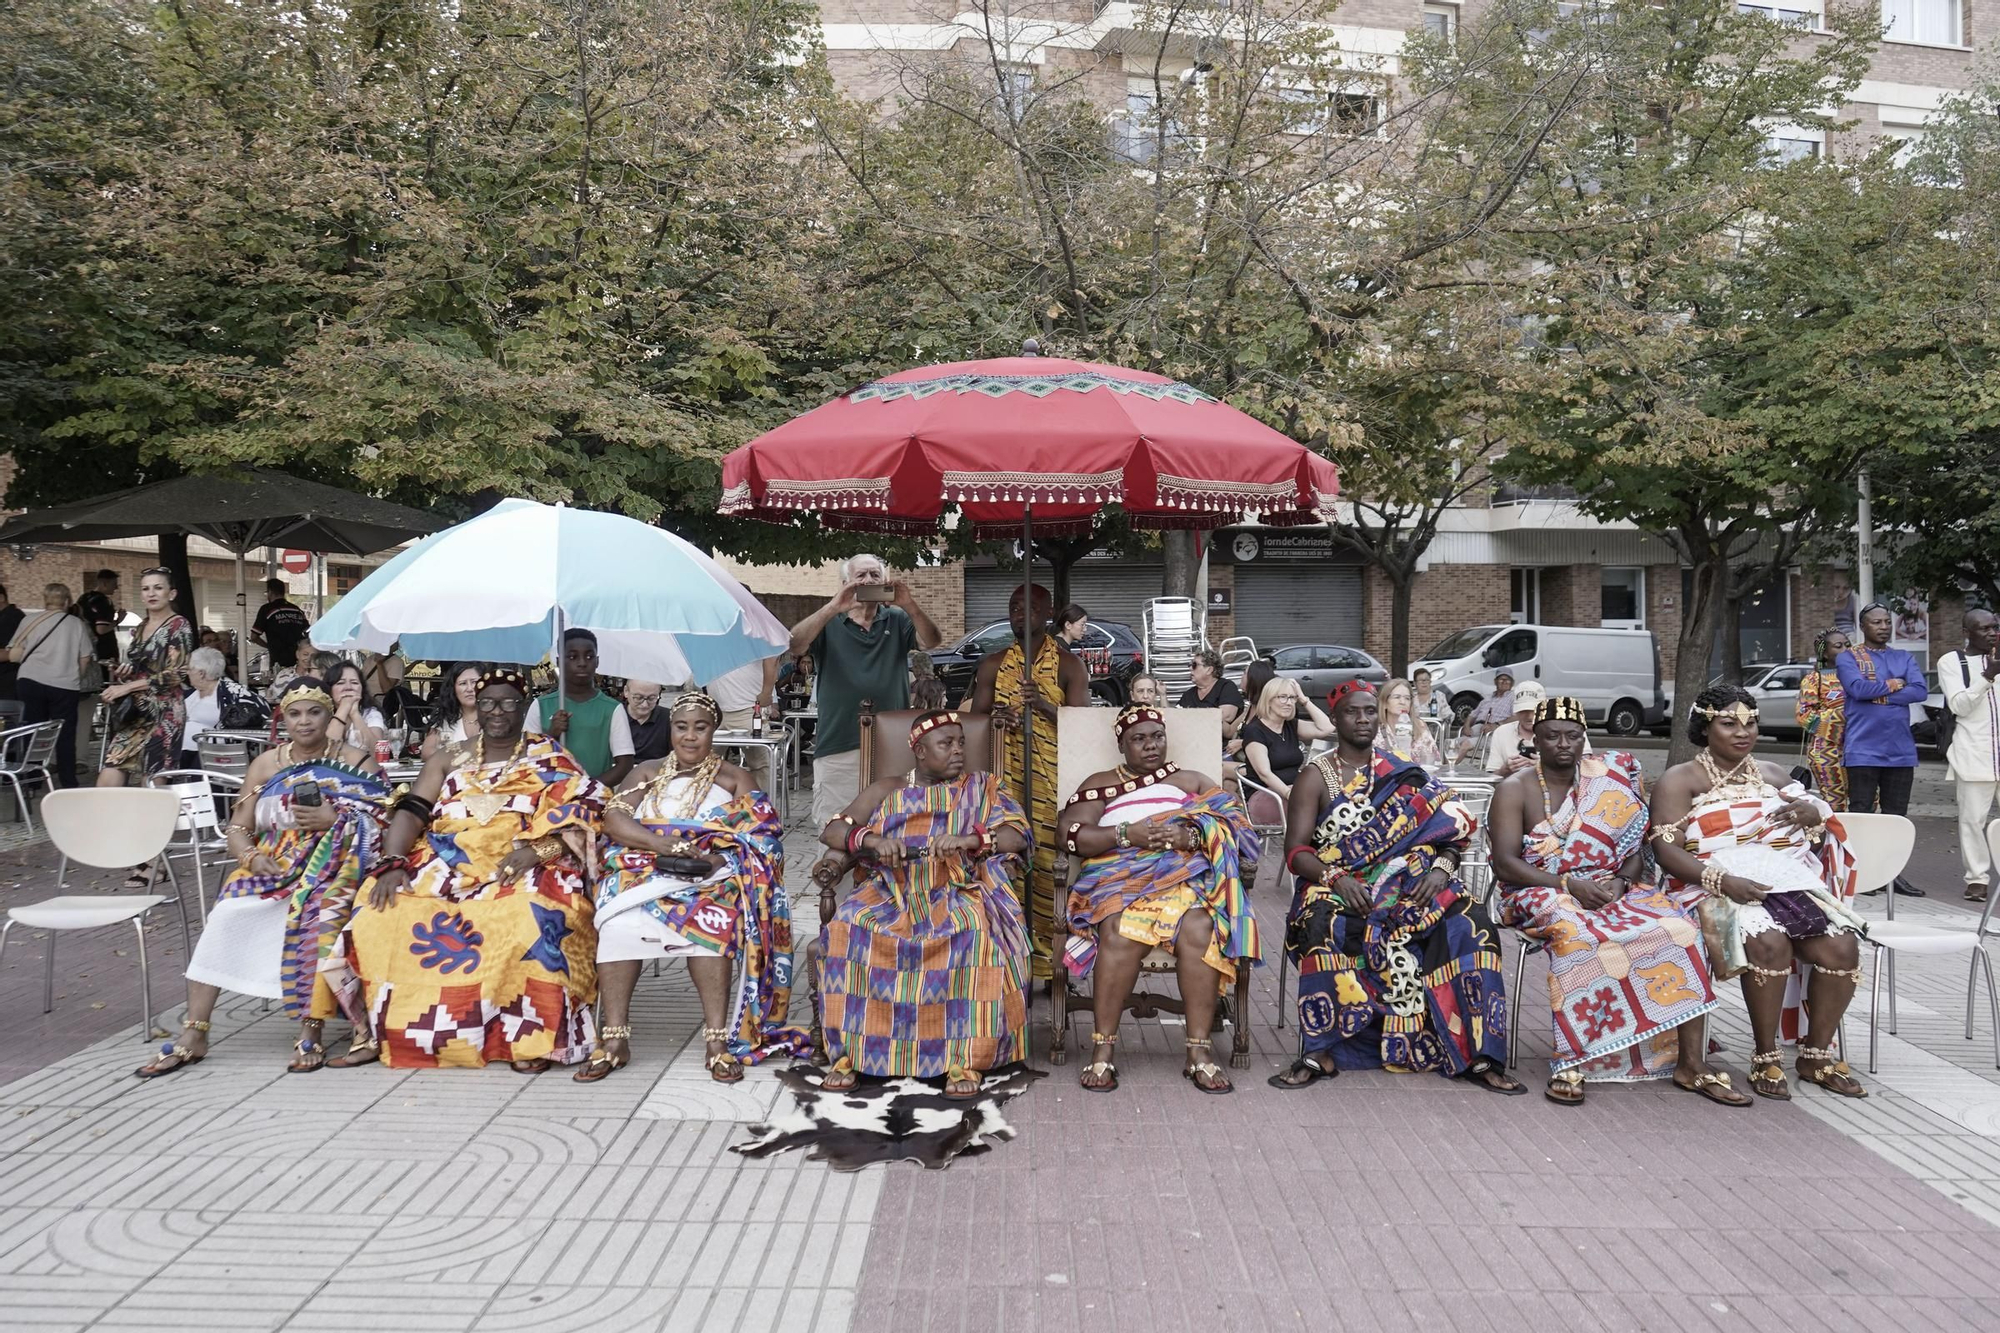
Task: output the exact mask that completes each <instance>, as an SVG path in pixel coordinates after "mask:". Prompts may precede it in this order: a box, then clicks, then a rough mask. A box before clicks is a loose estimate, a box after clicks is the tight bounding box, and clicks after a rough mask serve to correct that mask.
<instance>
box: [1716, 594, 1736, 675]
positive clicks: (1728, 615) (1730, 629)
mask: <svg viewBox="0 0 2000 1333" xmlns="http://www.w3.org/2000/svg"><path fill="white" fill-rule="evenodd" d="M1730 592H1731V594H1732V595H1730V596H1727V597H1723V598H1720V599H1718V600H1717V602H1716V617H1715V621H1716V624H1715V635H1716V641H1717V642H1718V643H1720V644H1721V645H1722V662H1721V667H1722V678H1723V679H1724V680H1726V681H1728V682H1729V683H1730V684H1731V685H1741V684H1742V683H1743V596H1742V594H1740V593H1737V592H1736V589H1735V587H1732V588H1731V589H1730Z"/></svg>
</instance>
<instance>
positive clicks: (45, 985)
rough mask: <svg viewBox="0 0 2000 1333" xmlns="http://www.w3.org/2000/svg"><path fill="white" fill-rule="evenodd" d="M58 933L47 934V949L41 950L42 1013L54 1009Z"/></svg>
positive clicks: (53, 931)
mask: <svg viewBox="0 0 2000 1333" xmlns="http://www.w3.org/2000/svg"><path fill="white" fill-rule="evenodd" d="M61 933H62V932H60V931H55V930H52V931H50V932H49V933H48V947H47V948H45V949H43V950H42V1012H43V1013H45V1014H46V1013H49V1012H50V1011H52V1010H53V1009H54V1008H55V1007H56V936H57V935H59V934H61Z"/></svg>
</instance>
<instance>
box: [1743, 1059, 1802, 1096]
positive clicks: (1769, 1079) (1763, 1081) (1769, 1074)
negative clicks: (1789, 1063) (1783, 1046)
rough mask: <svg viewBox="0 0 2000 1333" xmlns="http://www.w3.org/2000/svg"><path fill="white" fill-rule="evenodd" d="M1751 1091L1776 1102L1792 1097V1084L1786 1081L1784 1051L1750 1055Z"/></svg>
mask: <svg viewBox="0 0 2000 1333" xmlns="http://www.w3.org/2000/svg"><path fill="white" fill-rule="evenodd" d="M1750 1091H1752V1092H1754V1093H1756V1094H1757V1095H1758V1096H1759V1097H1768V1098H1770V1099H1771V1100H1772V1101H1774V1102H1788V1101H1790V1100H1791V1099H1792V1085H1791V1084H1790V1083H1788V1082H1786V1081H1785V1053H1784V1052H1783V1051H1764V1052H1761V1053H1758V1054H1753V1055H1752V1056H1751V1057H1750Z"/></svg>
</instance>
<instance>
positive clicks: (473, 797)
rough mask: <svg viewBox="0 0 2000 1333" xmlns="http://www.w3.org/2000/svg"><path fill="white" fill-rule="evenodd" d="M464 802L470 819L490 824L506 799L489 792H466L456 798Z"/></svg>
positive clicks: (503, 805) (505, 802)
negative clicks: (470, 814)
mask: <svg viewBox="0 0 2000 1333" xmlns="http://www.w3.org/2000/svg"><path fill="white" fill-rule="evenodd" d="M458 799H459V800H461V801H463V802H465V808H466V809H467V810H469V811H470V812H471V813H472V817H473V818H474V819H476V820H478V821H479V822H480V823H482V824H490V823H492V822H493V817H494V816H495V815H497V814H499V813H500V811H501V809H502V808H503V807H505V806H506V804H507V801H508V799H509V798H508V797H506V796H502V795H499V794H496V793H494V792H490V791H482V792H468V793H466V794H465V795H462V796H460V797H459V798H458Z"/></svg>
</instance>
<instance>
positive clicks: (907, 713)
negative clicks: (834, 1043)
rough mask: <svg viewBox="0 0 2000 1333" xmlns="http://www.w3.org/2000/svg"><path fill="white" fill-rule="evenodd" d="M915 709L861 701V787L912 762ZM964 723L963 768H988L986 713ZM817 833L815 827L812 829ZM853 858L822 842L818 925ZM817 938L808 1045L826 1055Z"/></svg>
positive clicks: (990, 749)
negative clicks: (885, 708)
mask: <svg viewBox="0 0 2000 1333" xmlns="http://www.w3.org/2000/svg"><path fill="white" fill-rule="evenodd" d="M921 711H922V710H921V709H916V708H898V709H894V710H891V711H889V712H877V711H876V710H875V704H874V701H873V700H869V699H864V700H862V701H861V717H860V722H861V789H862V790H863V791H866V790H867V789H868V787H869V785H870V784H871V783H874V782H877V781H880V780H881V779H883V778H887V777H903V776H906V775H907V774H909V773H910V772H911V771H912V770H914V769H915V768H916V766H917V757H916V754H915V752H913V751H912V750H911V749H910V724H911V723H912V722H914V721H916V719H917V716H918V714H919V713H920V712H921ZM960 716H961V717H962V719H963V722H964V726H965V764H966V767H967V768H969V769H981V770H984V771H985V772H988V773H991V772H994V771H995V769H994V763H995V761H996V759H997V758H998V755H997V754H996V752H995V747H994V744H993V727H992V719H991V718H990V717H988V716H987V715H986V714H985V713H964V714H961V715H960ZM813 836H814V837H818V836H819V830H818V829H814V830H813ZM853 870H854V858H853V857H851V856H849V855H848V854H847V853H846V852H838V851H834V850H833V849H832V848H828V849H827V850H826V852H825V853H824V854H823V855H822V856H821V857H820V858H819V860H817V861H815V862H814V863H813V868H812V882H813V883H814V884H817V885H818V886H819V919H820V925H821V928H822V929H824V928H825V925H826V923H827V922H829V921H831V920H833V914H834V912H835V911H836V910H838V908H839V906H840V903H839V901H838V898H837V896H836V894H835V891H834V889H835V886H836V885H837V884H839V883H840V881H841V880H842V879H848V878H851V876H852V872H853ZM819 964H820V942H819V940H818V939H817V938H815V939H814V940H813V941H812V943H810V944H808V945H807V946H806V974H807V978H808V983H809V985H810V986H811V989H812V1007H813V1025H812V1048H813V1053H814V1055H816V1056H818V1057H820V1058H821V1059H824V1058H825V1056H826V1037H825V1033H824V1031H823V1030H822V1027H821V1022H820V986H819Z"/></svg>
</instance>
